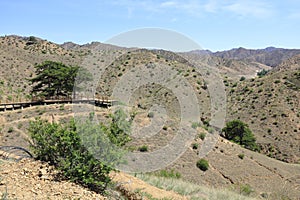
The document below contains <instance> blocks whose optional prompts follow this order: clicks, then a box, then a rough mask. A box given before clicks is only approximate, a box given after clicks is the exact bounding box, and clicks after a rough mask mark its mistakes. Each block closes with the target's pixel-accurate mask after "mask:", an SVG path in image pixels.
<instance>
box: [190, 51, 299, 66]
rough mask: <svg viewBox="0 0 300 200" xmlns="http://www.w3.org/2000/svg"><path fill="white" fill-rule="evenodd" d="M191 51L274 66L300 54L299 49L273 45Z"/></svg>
mask: <svg viewBox="0 0 300 200" xmlns="http://www.w3.org/2000/svg"><path fill="white" fill-rule="evenodd" d="M192 52H193V53H198V54H209V55H213V56H217V57H220V58H226V59H234V60H243V61H249V62H259V63H262V64H265V65H268V66H270V67H276V66H278V65H279V64H280V63H282V61H284V60H287V59H288V58H290V57H293V56H295V55H297V54H300V49H283V48H275V47H267V48H265V49H245V48H242V47H240V48H234V49H231V50H226V51H217V52H211V51H209V50H199V51H192Z"/></svg>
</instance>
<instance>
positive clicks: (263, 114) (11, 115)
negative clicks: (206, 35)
mask: <svg viewBox="0 0 300 200" xmlns="http://www.w3.org/2000/svg"><path fill="white" fill-rule="evenodd" d="M298 51H299V50H285V49H277V48H274V47H270V48H266V49H263V50H247V49H243V48H239V49H233V50H229V51H224V52H216V53H212V52H210V51H194V52H187V53H180V54H176V53H174V52H170V51H164V50H148V49H127V48H122V47H117V46H112V45H107V44H103V43H99V42H92V43H89V44H85V45H78V44H75V43H72V42H67V43H64V44H62V45H58V44H55V43H53V42H50V41H47V40H43V39H40V38H35V37H33V36H31V37H20V36H6V37H0V70H1V76H0V99H1V102H7V101H9V102H11V101H20V100H23V101H24V100H25V101H29V100H30V99H31V97H30V89H31V87H32V86H31V85H30V84H29V83H28V81H27V79H29V78H31V77H34V76H35V70H34V66H35V65H36V64H39V63H41V62H43V61H45V60H52V61H58V62H63V63H65V64H68V65H80V66H84V67H86V68H87V69H88V70H89V71H90V72H91V74H92V76H93V77H94V82H93V83H92V85H93V86H96V90H95V91H92V92H96V93H97V94H99V95H103V96H108V97H109V98H117V97H120V96H121V97H130V98H129V99H128V102H126V105H128V107H129V108H130V109H132V110H131V111H132V112H131V116H132V117H133V118H134V120H135V122H136V123H137V124H138V125H142V126H146V127H147V125H149V124H151V120H152V118H151V117H149V116H151V115H150V114H149V112H150V113H151V111H152V110H151V109H153V108H152V106H153V105H160V106H161V107H160V108H161V110H162V111H164V110H165V112H166V113H167V116H168V118H167V119H164V121H163V126H162V127H161V129H159V130H158V132H157V133H156V134H153V135H151V137H142V138H138V137H137V138H134V139H133V140H132V141H130V142H129V143H128V144H126V145H127V147H128V149H130V150H132V151H134V152H135V153H140V152H139V147H141V146H147V150H148V152H145V154H147V153H151V152H155V151H156V150H159V149H160V148H162V147H164V146H166V145H168V143H169V142H170V141H172V139H173V138H174V137H175V136H176V133H177V131H178V130H179V128H180V127H179V124H180V116H181V114H182V113H181V112H182V109H181V106H182V105H181V104H182V103H184V106H187V107H188V108H191V109H190V111H194V110H195V108H194V107H193V103H191V102H190V99H189V98H187V96H188V93H187V92H188V90H185V89H182V90H181V92H178V91H177V90H176V88H179V89H180V87H182V86H185V85H187V86H189V87H190V88H192V90H193V91H194V93H195V99H196V102H198V104H199V107H200V108H199V110H200V118H201V120H202V122H208V121H209V120H210V119H211V115H212V111H211V110H212V106H211V99H210V98H211V96H212V95H213V94H212V93H211V92H210V91H209V89H208V88H209V87H210V86H211V85H210V84H211V83H213V82H214V81H215V80H207V78H209V77H210V78H211V76H210V71H209V70H207V69H211V70H215V69H216V70H217V71H218V72H219V77H218V78H219V79H220V80H219V81H220V82H221V83H224V86H225V90H226V91H225V92H226V97H227V100H226V112H227V116H226V121H230V120H232V119H240V120H242V121H244V122H245V123H247V124H248V125H249V128H250V129H251V130H252V132H253V134H254V135H255V137H256V138H257V142H258V144H259V145H260V147H261V152H260V153H258V152H252V151H249V150H246V149H244V148H243V147H241V146H239V145H237V144H234V143H232V142H230V141H228V140H226V139H225V138H222V137H220V136H217V137H216V145H215V146H213V148H211V149H209V151H208V152H207V155H205V157H204V158H205V159H207V160H208V161H209V170H208V171H206V172H203V171H201V170H199V169H198V168H197V167H196V162H197V161H198V160H199V155H198V154H199V151H200V150H199V149H200V147H201V146H202V145H203V146H204V145H205V142H204V140H202V139H201V138H200V137H197V136H196V137H195V138H194V139H193V138H192V139H191V141H189V142H187V143H185V144H184V145H181V143H180V144H179V145H178V146H177V149H179V148H182V147H183V146H185V145H186V146H187V151H185V152H184V153H183V154H180V156H179V157H178V159H176V160H174V162H172V163H170V164H169V165H168V166H166V167H165V169H166V170H169V171H172V170H173V171H175V172H178V173H179V174H181V179H182V180H184V181H187V182H191V183H194V184H196V185H207V186H211V187H216V188H233V190H235V191H238V192H241V190H242V188H246V189H248V190H250V193H252V194H253V196H255V197H259V198H261V197H264V198H266V197H268V198H269V199H288V198H289V199H296V198H297V195H298V194H299V193H298V188H299V187H300V186H299V174H300V168H299V162H300V155H299V132H300V127H299V124H300V113H299V110H300V105H299V99H300V96H299V84H300V80H299V74H300V72H299V65H300V56H299V55H295V56H292V55H294V54H296V53H297V52H298ZM272 62H273V64H272ZM162 67H164V68H162ZM159 69H160V71H159ZM164 69H165V70H164ZM167 69H170V70H171V71H173V72H176V73H174V74H171V75H168V74H165V73H167V72H168V71H167ZM263 69H265V70H267V71H268V73H267V74H266V75H265V76H262V77H257V76H256V74H257V72H258V71H260V70H263ZM139 72H143V73H144V74H143V73H139ZM167 75H168V76H167ZM176 76H179V77H182V78H183V79H184V80H185V81H186V82H180V81H178V84H177V83H176V84H174V85H173V86H174V87H173V88H172V87H171V88H170V87H166V86H165V85H163V84H158V83H160V82H159V81H161V80H162V79H161V78H162V77H166V78H167V79H165V81H166V82H167V83H168V82H172V81H173V80H175V78H176ZM145 77H147V78H149V79H150V78H152V77H157V79H156V80H157V82H155V81H154V82H155V83H152V82H151V83H147V84H144V85H141V86H140V87H138V88H136V89H134V90H132V91H131V90H126V87H127V86H128V87H129V86H130V87H132V88H135V87H137V86H139V85H138V84H139V83H142V81H146V78H145ZM241 77H245V79H244V78H243V79H242V78H241ZM147 80H148V79H147ZM123 87H125V89H124V90H122V91H119V90H117V89H118V88H123ZM85 89H86V91H87V92H88V91H89V89H90V88H89V87H87V88H85ZM127 89H128V88H127ZM217 91H218V90H217ZM118 92H119V93H118ZM122 92H123V93H122ZM178 94H182V97H183V98H182V99H183V101H181V100H182V99H179V98H178ZM215 94H216V95H217V94H218V93H215ZM122 95H123V96H122ZM79 107H81V108H82V110H81V111H80V113H78V114H79V115H81V114H82V115H87V114H89V113H85V112H87V111H90V110H91V109H93V112H94V114H95V116H97V119H98V120H99V121H101V122H103V123H105V121H106V120H107V118H108V117H107V116H109V115H110V114H111V113H112V112H113V109H114V108H113V107H112V108H109V109H106V108H93V107H92V106H91V105H84V104H82V105H79ZM84 108H86V109H84ZM73 109H74V107H73V106H72V105H71V104H54V105H48V106H43V105H41V106H33V107H31V108H26V109H24V110H14V111H8V112H3V113H1V116H0V125H1V129H0V144H1V145H18V146H23V147H28V134H27V128H28V124H29V121H30V120H34V118H35V117H37V116H39V117H41V118H43V119H47V120H50V121H51V120H54V119H55V120H56V121H60V122H62V123H63V122H65V121H67V120H68V119H70V118H71V117H72V116H74V113H73ZM154 115H155V114H154ZM159 122H160V121H159ZM159 122H156V123H159ZM188 123H191V122H189V121H188ZM200 125H201V126H202V127H196V130H197V134H198V135H200V134H204V135H206V137H208V138H210V137H209V136H211V135H212V133H211V132H212V131H211V130H210V129H208V128H207V127H205V126H203V124H200ZM200 125H198V126H200ZM205 128H206V129H205ZM143 130H144V129H143ZM209 130H210V132H209ZM150 132H151V130H150V128H148V129H145V131H144V133H145V134H150ZM196 147H197V148H196ZM198 147H199V148H198ZM241 155H243V156H241ZM154 162H155V163H153V165H154V164H156V163H161V162H162V160H155V161H154ZM156 172H157V173H159V171H156ZM252 190H253V192H251V191H252ZM204 196H205V195H204Z"/></svg>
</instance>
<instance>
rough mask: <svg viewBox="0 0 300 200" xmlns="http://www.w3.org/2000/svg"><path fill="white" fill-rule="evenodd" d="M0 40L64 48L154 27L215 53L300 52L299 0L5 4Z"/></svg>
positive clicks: (31, 0) (33, 0)
mask: <svg viewBox="0 0 300 200" xmlns="http://www.w3.org/2000/svg"><path fill="white" fill-rule="evenodd" d="M0 9H1V12H0V17H1V20H2V22H1V26H0V35H10V34H16V35H22V36H30V35H34V36H37V37H41V38H44V39H47V40H49V41H53V42H56V43H63V42H66V41H73V42H75V43H79V44H83V43H88V42H91V41H99V42H104V41H106V40H108V39H110V38H111V37H113V36H115V35H118V34H120V33H122V32H126V31H130V30H134V29H139V28H145V27H155V28H162V29H168V30H172V31H176V32H179V33H181V34H184V35H185V36H187V37H189V38H191V39H192V40H194V41H195V42H197V43H198V44H199V45H200V46H201V47H203V48H204V49H210V50H212V51H218V50H225V49H231V48H236V47H245V48H265V47H267V46H275V47H284V48H300V1H299V0H285V1H282V0H185V1H179V0H140V1H138V0H112V1H109V0H102V1H101V0H90V1H89V0H72V1H71V0H26V1H25V0H0Z"/></svg>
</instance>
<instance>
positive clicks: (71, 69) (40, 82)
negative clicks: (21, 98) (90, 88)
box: [30, 61, 91, 98]
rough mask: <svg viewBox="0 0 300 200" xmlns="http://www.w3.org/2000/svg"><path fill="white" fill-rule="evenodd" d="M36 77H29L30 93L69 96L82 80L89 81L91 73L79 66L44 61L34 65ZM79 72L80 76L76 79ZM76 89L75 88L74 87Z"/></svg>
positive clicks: (48, 96)
mask: <svg viewBox="0 0 300 200" xmlns="http://www.w3.org/2000/svg"><path fill="white" fill-rule="evenodd" d="M35 69H36V71H35V72H36V75H37V76H36V77H34V78H32V79H30V81H31V83H32V84H33V89H32V93H33V94H35V95H38V96H43V97H46V98H50V97H59V96H70V95H71V94H72V92H73V89H74V86H75V80H76V87H79V86H78V85H80V83H82V82H84V81H90V80H91V75H90V74H89V73H88V72H87V70H85V69H83V68H81V67H79V66H67V65H65V64H63V63H60V62H54V61H45V62H43V63H41V64H39V65H36V66H35ZM78 73H80V74H81V75H80V78H78V79H76V76H77V74H78ZM75 89H76V88H75Z"/></svg>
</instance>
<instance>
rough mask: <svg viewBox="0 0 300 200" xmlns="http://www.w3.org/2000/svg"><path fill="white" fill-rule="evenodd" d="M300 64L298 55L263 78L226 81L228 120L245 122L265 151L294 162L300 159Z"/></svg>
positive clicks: (280, 158) (274, 156)
mask: <svg viewBox="0 0 300 200" xmlns="http://www.w3.org/2000/svg"><path fill="white" fill-rule="evenodd" d="M299 67H300V62H299V56H296V57H294V58H291V59H289V60H288V61H286V62H284V63H282V64H281V65H279V66H278V67H277V68H275V69H274V70H271V71H270V72H269V73H268V74H267V75H266V76H263V77H261V78H259V77H257V78H255V79H247V80H245V81H237V82H231V81H229V80H228V81H227V80H226V83H227V84H228V85H229V86H228V112H227V113H228V120H230V119H241V120H242V121H244V122H246V123H247V124H248V125H249V127H250V129H251V130H252V131H253V133H254V134H255V136H256V137H257V141H258V143H259V144H260V145H261V147H262V153H264V154H266V155H268V156H270V157H273V158H276V159H278V160H282V161H285V162H291V163H299V162H300V151H299V148H300V146H299V145H300V141H299V140H300V137H299V136H300V134H299V133H300V112H299V110H300V102H299V99H300V92H299V91H300V85H299V81H300V76H299V74H300V68H299Z"/></svg>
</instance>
